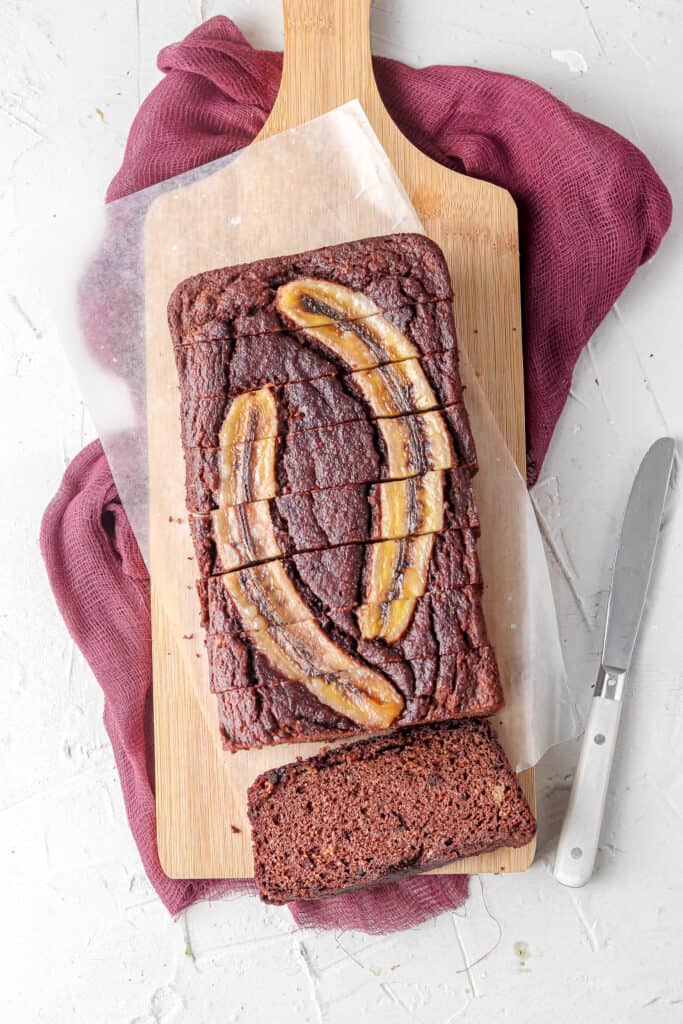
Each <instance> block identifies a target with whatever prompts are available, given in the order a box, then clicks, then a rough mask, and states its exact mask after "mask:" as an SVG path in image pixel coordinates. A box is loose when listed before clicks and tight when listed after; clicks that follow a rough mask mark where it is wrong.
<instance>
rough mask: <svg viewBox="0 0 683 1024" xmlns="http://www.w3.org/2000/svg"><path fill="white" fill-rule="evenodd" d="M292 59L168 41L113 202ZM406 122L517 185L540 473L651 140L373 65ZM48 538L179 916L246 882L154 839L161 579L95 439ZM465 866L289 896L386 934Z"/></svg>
mask: <svg viewBox="0 0 683 1024" xmlns="http://www.w3.org/2000/svg"><path fill="white" fill-rule="evenodd" d="M281 61H282V58H281V55H280V54H276V53H269V52H265V51H259V50H254V49H253V48H252V47H251V46H250V45H249V44H248V43H247V41H246V40H245V39H244V37H243V36H242V35H241V33H240V32H239V30H238V29H237V28H236V27H235V25H233V24H232V22H230V21H229V20H228V19H227V18H223V17H217V18H212V19H211V20H210V21H208V22H206V23H205V24H203V25H201V26H200V27H199V28H197V29H196V30H195V31H194V32H192V33H190V35H189V36H188V37H187V39H185V40H184V41H183V42H181V43H177V44H174V45H173V46H168V47H166V48H165V49H164V50H162V51H161V54H160V56H159V67H160V68H161V70H162V71H164V72H166V77H165V78H164V80H163V81H162V82H161V83H160V84H159V85H158V86H157V87H156V89H154V91H153V92H152V93H151V95H150V96H149V97H148V98H147V99H146V100H145V102H144V103H143V105H142V107H141V108H140V111H139V113H138V115H137V117H136V118H135V121H134V123H133V126H132V128H131V131H130V135H129V138H128V144H127V146H126V153H125V157H124V161H123V165H122V167H121V169H120V171H119V173H118V174H117V175H116V177H115V178H114V180H113V182H112V184H111V186H110V188H109V191H108V194H107V199H108V200H112V199H117V198H119V197H121V196H124V195H127V194H128V193H130V192H133V191H136V190H137V189H141V188H144V187H146V186H148V185H151V184H154V183H156V182H158V181H161V180H163V179H165V178H169V177H172V176H173V175H176V174H179V173H181V172H182V171H185V170H187V169H188V168H190V167H194V166H197V165H199V164H203V163H206V162H207V161H209V160H213V159H216V158H217V157H220V156H223V155H225V154H227V153H229V152H231V151H234V150H236V149H239V148H241V147H243V146H246V145H247V144H248V143H249V142H250V141H251V140H252V139H253V138H254V136H255V135H256V134H257V132H258V130H259V129H260V128H261V126H262V125H263V123H264V121H265V119H266V117H267V114H268V112H269V110H270V109H271V107H272V105H273V102H274V100H275V96H276V93H277V88H278V83H279V79H280V70H281ZM375 72H376V76H377V81H378V84H379V88H380V92H381V93H382V97H383V99H384V100H385V102H386V105H387V107H388V109H389V111H390V112H391V114H392V116H393V117H394V119H395V120H396V122H397V124H398V125H399V127H400V128H401V130H402V131H403V132H404V134H405V135H406V136H408V138H409V139H411V140H412V141H413V142H414V143H415V144H416V145H417V146H419V147H420V148H421V149H423V150H424V151H425V152H426V153H428V154H429V155H430V156H431V157H433V158H434V159H436V160H439V161H440V162H441V163H444V164H445V165H446V166H448V167H452V168H454V169H457V170H459V171H464V172H465V173H467V174H471V175H473V176H476V177H479V178H483V179H486V180H488V181H492V182H495V183H496V184H499V185H502V186H504V187H505V188H507V189H509V191H510V192H511V193H512V195H513V197H514V198H515V200H516V201H517V204H518V208H519V217H520V239H521V247H522V256H523V259H522V274H523V281H522V284H523V299H524V357H525V380H526V415H527V435H528V459H529V467H530V479H532V480H533V479H535V476H536V475H537V472H538V469H539V468H540V465H541V463H542V460H543V457H544V455H545V452H546V450H547V447H548V443H549V440H550V436H551V434H552V431H553V428H554V426H555V423H556V422H557V419H558V416H559V414H560V412H561V409H562V406H563V404H564V401H565V399H566V396H567V392H568V390H569V385H570V381H571V374H572V370H573V368H574V364H575V362H576V359H577V357H578V355H579V352H580V351H581V349H582V347H583V345H584V344H585V343H586V341H587V340H588V338H589V337H590V335H591V334H592V332H593V331H594V330H595V328H596V326H597V325H598V324H599V323H600V321H601V320H602V318H603V317H604V316H605V314H606V313H607V311H608V310H609V308H610V307H611V306H612V304H613V303H614V301H615V299H616V298H617V297H618V295H619V294H620V292H621V291H622V289H623V288H624V287H625V285H626V283H627V282H628V280H629V279H630V277H631V276H632V274H633V273H634V272H635V270H636V269H637V267H638V266H639V265H640V264H641V263H642V262H643V261H644V260H646V259H648V258H649V257H650V256H652V255H653V253H654V252H655V251H656V249H657V246H658V245H659V242H660V240H661V238H662V236H663V234H664V232H665V231H666V229H667V227H668V225H669V221H670V218H671V201H670V198H669V194H668V192H667V190H666V188H665V187H664V185H663V184H662V182H661V181H660V179H659V178H658V177H657V175H656V173H655V172H654V170H653V168H652V166H651V165H650V163H649V162H648V160H647V159H646V158H645V157H644V156H643V154H642V153H641V152H639V150H637V149H636V148H635V147H634V146H632V145H631V144H630V143H629V142H627V141H626V140H625V139H623V138H621V137H620V136H619V135H617V134H615V133H614V132H613V131H611V130H610V129H609V128H606V127H604V126H603V125H600V124H596V123H595V122H594V121H589V120H588V119H586V118H584V117H582V116H580V115H579V114H576V113H574V112H573V111H572V110H570V109H569V108H568V107H566V106H565V105H564V104H562V103H560V102H559V101H558V100H556V99H555V98H554V97H553V96H551V95H550V94H549V93H547V92H545V91H544V90H543V89H541V88H539V87H538V86H536V85H533V84H532V83H531V82H526V81H523V80H521V79H518V78H512V77H510V76H507V75H498V74H494V73H492V72H487V71H481V70H479V69H476V68H462V67H431V68H424V69H421V70H415V69H413V68H409V67H406V66H405V65H403V64H400V63H398V62H396V61H389V60H379V59H378V60H376V61H375ZM41 547H42V551H43V557H44V559H45V564H46V566H47V572H48V575H49V578H50V583H51V585H52V588H53V591H54V594H55V597H56V600H57V603H58V605H59V608H60V610H61V612H62V615H63V616H64V620H65V622H66V625H67V627H68V629H69V631H70V633H71V635H72V636H73V638H74V640H75V641H76V643H77V644H78V646H79V647H80V649H81V650H82V651H83V653H84V655H85V657H86V659H87V660H88V662H89V664H90V666H91V668H92V670H93V672H94V674H95V676H96V677H97V679H98V681H99V682H100V685H101V686H102V689H103V691H104V695H105V712H104V720H105V725H106V727H107V731H108V733H109V736H110V738H111V741H112V746H113V749H114V755H115V757H116V762H117V765H118V769H119V774H120V777H121V785H122V789H123V795H124V799H125V803H126V809H127V813H128V819H129V822H130V826H131V829H132V832H133V835H134V837H135V840H136V842H137V844H138V847H139V850H140V854H141V857H142V860H143V863H144V866H145V870H146V871H147V874H148V876H149V878H150V881H151V882H152V884H153V885H154V887H155V888H156V890H157V892H158V893H159V895H160V897H161V899H162V900H163V902H164V904H165V905H166V907H167V908H168V909H169V911H171V913H174V914H175V913H178V912H179V911H180V910H182V909H183V908H184V907H187V906H188V905H189V904H191V903H192V902H194V901H195V900H197V899H201V898H211V897H217V896H220V895H223V894H224V893H226V892H231V891H236V890H240V889H242V890H250V889H251V886H250V884H249V883H245V882H235V881H225V880H216V881H193V880H186V881H177V880H172V879H169V878H168V877H167V876H166V875H165V874H164V873H163V871H162V869H161V866H160V864H159V858H158V855H157V848H156V828H155V808H154V775H153V757H152V750H153V748H152V742H153V740H152V731H151V714H150V711H151V649H150V615H149V579H148V576H147V572H146V569H145V566H144V563H143V561H142V558H141V556H140V553H139V551H138V548H137V544H136V542H135V538H134V536H133V534H132V531H131V529H130V526H129V524H128V520H127V518H126V515H125V512H124V510H123V508H122V506H121V502H120V500H119V498H118V495H117V493H116V488H115V486H114V482H113V480H112V477H111V473H110V470H109V466H108V464H107V461H106V458H105V456H104V453H103V451H102V448H101V446H100V444H99V442H94V443H93V444H91V445H89V446H88V447H87V448H86V449H84V451H82V452H81V453H80V455H78V456H77V457H76V458H75V459H74V460H73V461H72V463H71V464H70V466H69V468H68V470H67V472H66V474H65V476H64V480H63V482H62V485H61V487H60V490H59V492H58V494H57V496H56V497H55V498H54V500H53V501H52V503H51V504H50V506H49V507H48V509H47V510H46V512H45V516H44V519H43V524H42V530H41ZM466 894H467V880H466V879H465V878H462V877H459V876H450V877H441V878H438V877H418V878H414V879H407V880H405V881H402V882H399V883H394V884H388V885H383V886H379V887H377V888H375V889H372V890H366V891H363V892H359V893H354V894H348V895H345V896H339V897H334V898H332V899H328V900H318V901H309V902H305V901H300V902H298V903H295V904H292V905H291V906H292V910H293V913H294V916H295V917H296V919H297V920H298V921H299V922H300V923H301V924H304V925H308V926H318V927H335V928H361V929H364V930H366V931H369V932H381V931H389V930H392V929H396V928H405V927H409V926H410V925H413V924H416V923H418V922H419V921H422V920H424V919H425V918H427V917H429V916H431V915H433V914H435V913H438V912H439V911H441V910H446V909H454V908H456V907H457V906H458V905H459V904H460V903H461V902H462V901H463V899H465V897H466Z"/></svg>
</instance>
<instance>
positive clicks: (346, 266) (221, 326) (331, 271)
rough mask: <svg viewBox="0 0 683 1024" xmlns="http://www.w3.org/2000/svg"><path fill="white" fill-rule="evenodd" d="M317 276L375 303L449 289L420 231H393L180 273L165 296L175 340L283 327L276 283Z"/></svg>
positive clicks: (444, 295)
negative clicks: (189, 274)
mask: <svg viewBox="0 0 683 1024" xmlns="http://www.w3.org/2000/svg"><path fill="white" fill-rule="evenodd" d="M300 277H317V278H321V279H324V280H326V281H334V282H335V283H338V284H342V285H345V286H346V287H348V288H352V289H353V290H354V291H358V292H362V293H363V294H364V295H367V296H368V297H369V298H370V299H372V300H373V301H374V302H375V304H376V305H377V307H378V308H379V309H380V310H381V311H385V310H392V309H398V308H400V307H401V306H406V305H413V304H415V303H423V302H431V301H434V300H436V299H450V298H451V297H452V289H451V283H450V279H449V274H448V266H447V264H446V261H445V259H444V257H443V253H442V252H441V250H440V249H439V247H438V246H437V245H435V244H434V243H433V242H431V241H430V240H429V239H428V238H426V237H425V236H424V235H411V234H396V235H387V236H383V237H378V238H366V239H361V240H360V241H355V242H348V243H345V244H343V245H334V246H327V247H325V248H323V249H315V250H312V251H311V252H305V253H297V254H296V255H293V256H278V257H274V258H272V259H266V260H258V261H257V262H255V263H245V264H241V265H239V266H235V267H225V268H223V269H220V270H211V271H207V272H206V273H203V274H198V275H197V276H196V277H190V278H188V279H187V280H186V281H183V282H182V283H181V284H179V285H178V287H177V288H176V289H175V291H174V292H173V295H172V296H171V298H170V300H169V304H168V323H169V328H170V331H171V337H172V338H173V343H174V344H175V345H181V344H192V343H195V342H201V341H220V340H223V339H225V338H235V337H241V336H242V335H247V334H251V335H255V334H263V333H268V332H271V331H281V330H283V329H284V330H286V329H288V327H289V326H290V325H289V324H288V323H287V322H286V321H285V320H284V319H283V318H282V317H281V315H280V314H279V313H278V311H277V309H276V308H275V304H274V300H275V293H276V291H277V289H278V288H279V286H280V285H281V284H285V283H286V282H288V281H293V280H295V279H296V278H300Z"/></svg>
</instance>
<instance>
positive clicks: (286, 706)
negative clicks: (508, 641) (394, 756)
mask: <svg viewBox="0 0 683 1024" xmlns="http://www.w3.org/2000/svg"><path fill="white" fill-rule="evenodd" d="M258 658H260V656H259V655H256V660H258ZM268 668H269V667H268V666H266V671H268ZM384 671H385V674H386V675H387V676H388V677H389V678H390V679H391V682H392V683H393V684H394V686H395V687H396V688H397V689H398V690H399V691H400V692H401V693H402V694H403V695H404V697H405V707H404V709H403V711H402V713H401V715H400V716H399V717H398V718H397V719H396V721H395V723H394V725H395V726H397V727H403V726H413V725H417V724H419V723H422V722H438V721H446V720H449V719H457V718H463V717H468V718H471V717H481V716H486V715H491V714H493V713H494V712H496V711H498V710H499V709H500V708H501V707H502V704H503V698H502V692H501V687H500V681H499V679H498V673H497V669H496V664H495V657H494V655H493V651H492V650H491V648H490V647H483V648H480V649H479V650H477V651H473V652H469V653H467V654H450V655H447V656H445V657H444V658H441V659H434V660H429V659H425V660H424V661H415V662H412V663H399V664H391V665H388V666H386V668H385V670H384ZM217 699H218V707H219V722H220V727H221V732H222V735H223V742H224V744H225V747H226V749H228V750H232V751H235V750H247V749H250V748H251V747H263V746H273V745H278V744H280V743H297V742H321V741H325V740H331V739H339V738H340V737H344V736H347V737H353V736H362V735H363V734H364V733H365V732H367V730H365V729H363V728H362V727H359V726H357V725H355V724H354V723H353V722H352V721H350V719H348V718H346V717H345V716H343V715H340V714H338V713H337V712H335V711H333V709H331V708H329V707H326V706H325V705H323V704H321V702H320V701H319V700H317V699H316V698H315V697H314V696H313V695H312V694H311V693H310V692H309V691H308V690H307V689H306V688H305V687H303V686H301V685H299V684H297V683H292V682H289V681H281V682H275V681H272V682H270V683H266V684H264V685H257V686H248V687H244V688H242V689H238V690H234V689H233V690H225V691H222V692H220V693H218V694H217Z"/></svg>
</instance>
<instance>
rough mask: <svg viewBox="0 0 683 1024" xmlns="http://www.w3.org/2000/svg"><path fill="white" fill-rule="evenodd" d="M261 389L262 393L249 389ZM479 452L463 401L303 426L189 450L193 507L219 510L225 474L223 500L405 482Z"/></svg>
mask: <svg viewBox="0 0 683 1024" xmlns="http://www.w3.org/2000/svg"><path fill="white" fill-rule="evenodd" d="M249 394H250V395H258V394H259V392H249ZM476 459H477V457H476V450H475V447H474V440H473V438H472V433H471V430H470V425H469V420H468V418H467V411H466V409H465V406H464V405H451V406H449V407H448V408H447V409H442V410H438V411H436V410H433V411H431V412H423V413H416V414H415V415H413V416H396V417H393V418H391V419H382V420H375V421H374V422H373V421H370V420H367V419H364V420H356V421H353V422H351V423H340V424H338V425H335V426H328V427H320V428H318V429H314V430H302V431H297V432H296V433H293V434H285V435H284V436H280V437H275V438H273V437H270V438H265V439H264V440H262V441H253V442H243V443H237V444H232V445H227V446H226V447H225V448H186V449H185V481H186V492H187V503H188V510H189V511H191V512H199V513H206V512H210V511H211V510H212V509H214V508H217V507H218V505H219V504H220V500H219V499H218V498H217V497H216V496H217V494H219V493H220V492H221V485H222V483H223V481H224V479H225V478H226V477H227V478H228V482H229V483H230V485H231V486H230V492H229V494H228V496H227V500H224V501H223V504H224V505H227V504H230V505H239V504H244V503H245V502H253V501H260V500H263V499H268V498H274V497H275V496H276V495H278V494H301V493H303V492H305V491H315V490H327V489H328V488H330V487H341V486H344V485H345V484H365V483H376V482H379V481H382V480H403V479H406V478H407V477H410V476H416V475H422V474H424V473H427V472H429V471H430V470H444V469H457V468H463V469H467V470H468V471H469V472H470V473H472V472H474V470H475V469H476V465H477V461H476Z"/></svg>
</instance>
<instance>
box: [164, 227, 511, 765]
mask: <svg viewBox="0 0 683 1024" xmlns="http://www.w3.org/2000/svg"><path fill="white" fill-rule="evenodd" d="M450 299H451V286H450V281H449V277H448V270H447V266H446V263H445V260H444V258H443V256H442V254H441V253H440V252H439V250H438V248H437V247H436V246H434V245H433V243H431V242H429V241H428V240H426V239H424V238H423V237H422V236H416V235H394V236H387V237H385V238H377V239H369V240H365V241H362V242H358V243H350V244H348V245H343V246H336V247H331V248H327V249H322V250H318V251H316V252H312V253H305V254H301V255H297V256H293V257H283V258H280V259H272V260H262V261H259V262H258V263H254V264H251V265H244V266H240V267H233V268H226V269H224V270H219V271H212V272H210V273H206V274H200V275H199V276H198V277H195V278H192V279H190V280H188V281H185V282H183V283H182V284H181V285H179V286H178V288H177V289H176V291H175V292H174V294H173V296H172V297H171V301H170V303H169V324H170V329H171V335H172V340H173V343H174V352H175V358H176V363H177V367H178V374H179V382H180V391H181V395H180V422H181V440H182V443H183V447H184V454H185V470H186V494H187V507H188V511H189V512H190V513H191V515H190V525H191V532H192V538H193V542H194V546H195V550H196V553H197V559H198V563H199V571H200V575H201V576H202V577H203V579H202V580H201V582H200V584H199V594H200V599H201V602H202V613H203V619H204V624H205V626H206V627H207V628H208V640H207V645H208V655H209V666H210V685H211V688H212V690H213V691H214V693H216V695H217V701H218V705H219V714H220V721H221V729H222V732H223V736H224V740H225V744H226V746H227V747H228V749H241V748H246V747H249V746H259V745H262V744H266V743H267V744H271V743H283V742H288V741H289V740H293V739H309V740H313V739H321V738H325V737H335V736H339V735H356V734H362V733H365V732H372V731H378V730H384V729H387V728H390V727H394V726H397V725H412V724H415V723H418V722H424V721H439V720H442V719H446V718H455V717H460V716H463V715H483V714H490V713H492V712H493V711H495V710H496V709H497V708H499V707H500V706H501V703H502V690H501V685H500V680H499V677H498V671H497V668H496V662H495V657H494V654H493V651H492V649H491V647H490V644H489V643H488V639H487V636H486V629H485V625H484V620H483V615H482V612H481V603H480V598H481V574H480V570H479V563H478V560H477V555H476V539H475V538H476V531H477V529H478V517H477V513H476V508H475V506H474V500H473V496H472V490H471V486H470V477H471V475H472V474H473V473H474V472H475V471H476V451H475V447H474V441H473V438H472V434H471V430H470V425H469V420H468V417H467V411H466V409H465V406H464V400H463V389H462V384H461V381H460V374H459V367H458V354H457V346H456V341H455V329H454V325H453V320H452V312H451V303H450Z"/></svg>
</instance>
